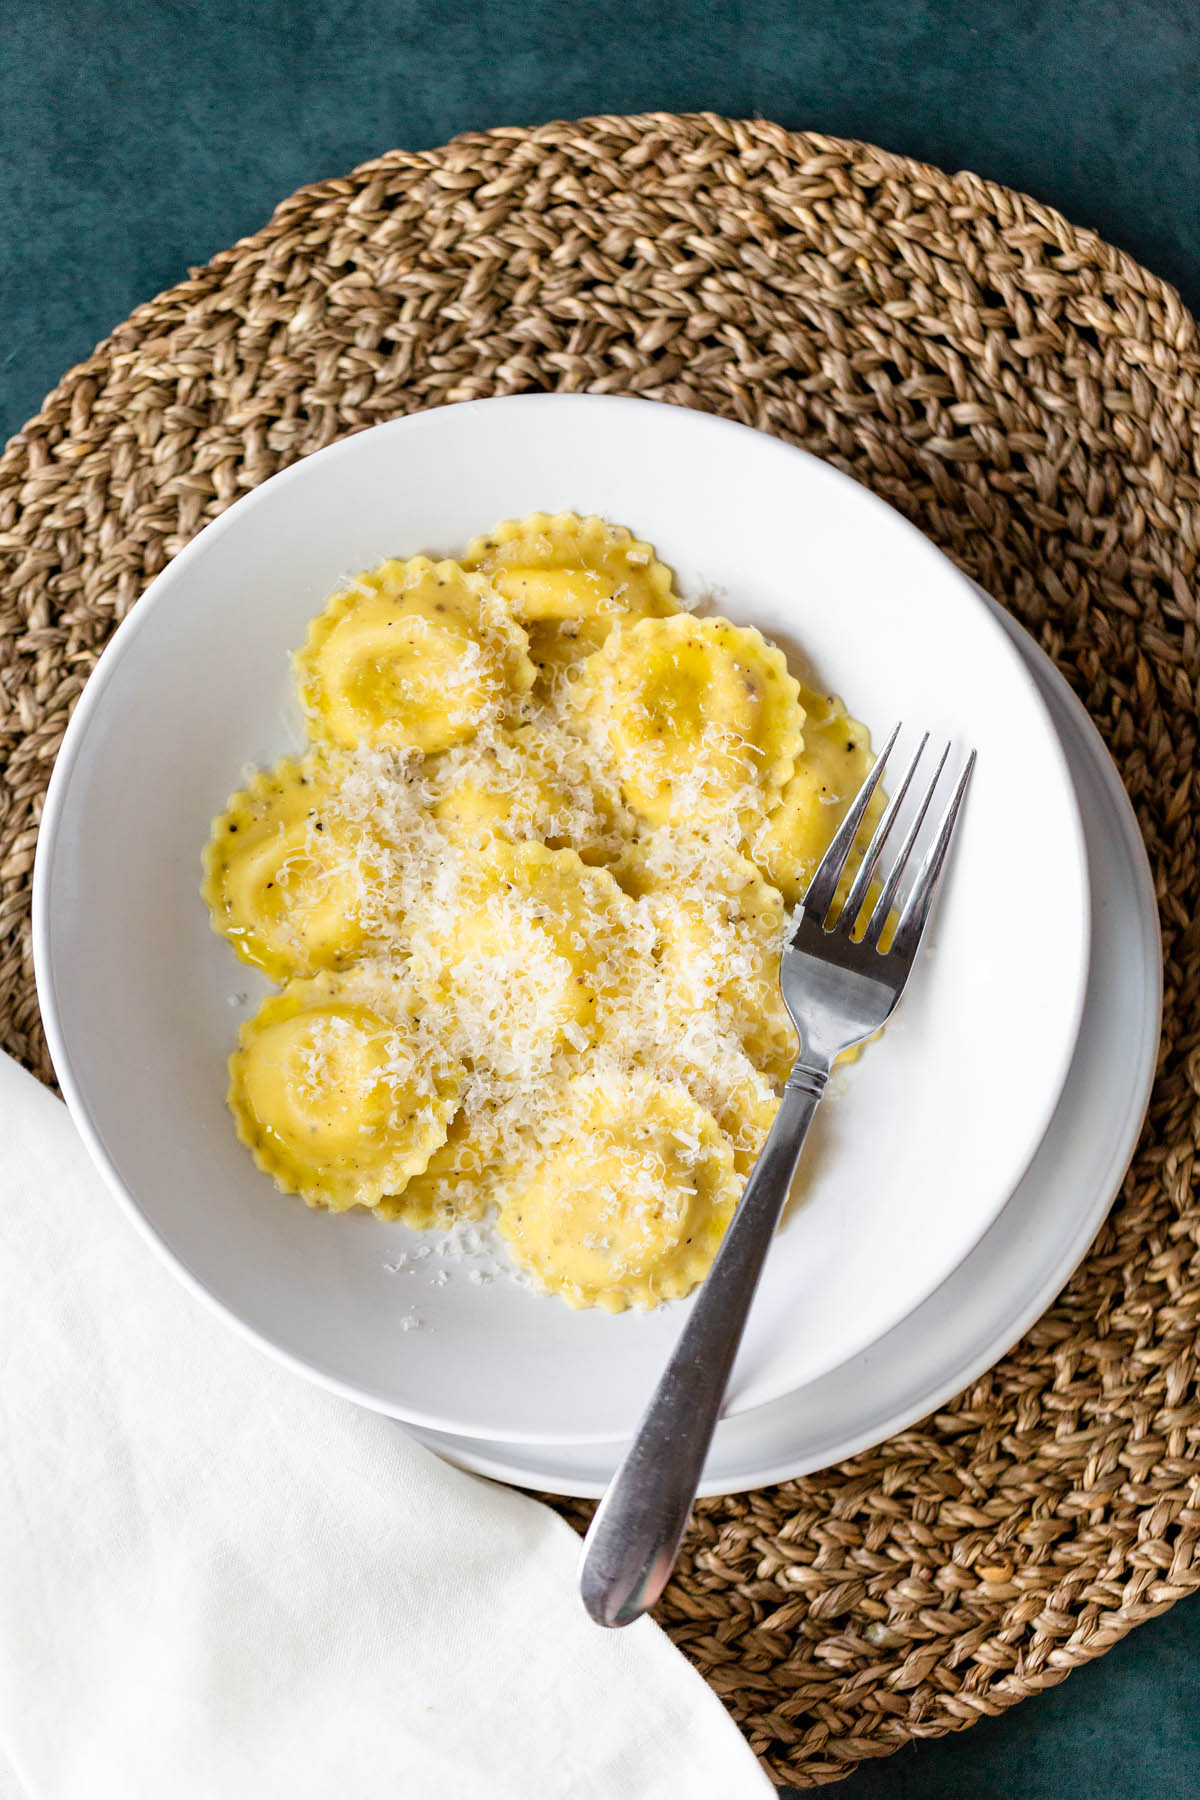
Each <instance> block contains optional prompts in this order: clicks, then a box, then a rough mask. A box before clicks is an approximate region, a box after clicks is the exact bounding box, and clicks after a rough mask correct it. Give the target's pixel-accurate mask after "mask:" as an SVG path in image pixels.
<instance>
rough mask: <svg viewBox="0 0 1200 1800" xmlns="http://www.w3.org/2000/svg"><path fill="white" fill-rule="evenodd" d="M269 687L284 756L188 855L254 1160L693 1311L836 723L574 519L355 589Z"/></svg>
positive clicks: (839, 806) (808, 868)
mask: <svg viewBox="0 0 1200 1800" xmlns="http://www.w3.org/2000/svg"><path fill="white" fill-rule="evenodd" d="M293 664H294V671H295V677H296V684H297V689H298V693H299V697H300V701H301V705H302V709H303V716H304V721H305V729H306V732H307V735H308V738H309V744H308V747H307V748H306V749H305V750H304V751H303V753H302V754H299V755H295V756H287V757H284V758H283V759H282V760H281V761H280V762H278V763H277V764H276V765H275V766H274V768H272V769H269V770H266V771H264V772H262V773H260V774H256V775H254V776H253V777H252V778H251V779H248V780H247V781H246V783H245V785H244V787H243V788H242V790H241V791H240V792H238V793H235V794H234V795H233V796H232V798H231V799H230V801H229V804H228V806H227V807H226V809H225V811H224V812H223V813H222V814H221V815H220V816H219V817H218V818H217V819H216V820H215V821H214V823H213V827H212V832H211V835H210V838H209V841H208V844H207V846H206V847H205V850H204V853H203V868H204V875H203V885H202V894H203V898H204V901H205V903H206V904H207V906H208V909H209V915H210V918H211V921H212V924H213V926H214V928H215V929H216V930H217V931H218V932H219V933H221V934H222V935H223V936H224V937H225V938H227V939H228V941H229V943H230V944H231V945H232V946H233V948H234V950H235V951H236V952H237V955H238V956H239V957H241V958H242V960H243V961H245V962H247V963H250V964H252V965H253V966H255V967H256V968H257V969H259V970H261V971H262V972H263V973H264V974H265V975H266V976H267V977H268V978H269V979H270V980H272V981H273V982H275V983H277V984H279V986H278V991H277V992H275V993H273V994H272V995H270V996H269V997H268V998H267V999H266V1000H265V1001H264V1002H263V1004H262V1005H261V1007H260V1008H259V1010H258V1012H257V1013H256V1014H255V1016H254V1017H253V1018H252V1019H250V1020H248V1021H247V1022H246V1023H245V1024H244V1025H243V1026H242V1028H241V1031H240V1033H239V1036H238V1040H237V1045H236V1048H235V1049H234V1051H233V1054H232V1056H231V1057H230V1059H229V1091H228V1098H229V1106H230V1110H231V1112H232V1114H233V1118H234V1122H235V1127H236V1130H237V1134H238V1136H239V1138H240V1139H241V1141H242V1142H243V1143H244V1144H245V1145H246V1146H247V1148H248V1149H249V1151H250V1154H251V1156H252V1157H253V1159H254V1162H255V1163H256V1164H257V1166H258V1168H259V1169H260V1170H261V1171H262V1172H263V1173H264V1175H266V1176H268V1177H270V1179H271V1180H272V1181H273V1182H274V1183H275V1185H276V1187H277V1188H279V1189H281V1190H282V1191H283V1192H285V1193H289V1194H296V1195H299V1196H300V1197H301V1198H303V1199H304V1200H305V1201H306V1202H307V1203H308V1204H309V1205H310V1206H312V1207H314V1208H325V1209H329V1210H331V1211H335V1212H340V1211H344V1210H346V1209H348V1208H350V1207H359V1208H363V1209H368V1210H370V1211H372V1212H373V1213H374V1214H375V1215H376V1216H377V1218H378V1219H379V1220H381V1221H384V1222H386V1226H387V1228H388V1229H389V1230H392V1231H399V1232H404V1231H410V1232H425V1231H445V1232H449V1233H451V1234H452V1237H453V1234H454V1232H455V1229H456V1227H459V1226H462V1228H463V1230H462V1232H461V1233H460V1234H459V1236H458V1240H457V1241H459V1242H460V1243H461V1242H463V1241H465V1240H468V1239H469V1240H470V1241H472V1242H473V1241H475V1240H476V1239H477V1237H478V1234H479V1233H480V1232H492V1233H494V1234H495V1241H496V1242H497V1243H498V1245H499V1247H500V1248H501V1249H502V1250H506V1251H507V1255H508V1259H509V1261H510V1263H511V1265H512V1267H513V1268H514V1269H515V1270H517V1271H520V1272H522V1273H523V1274H524V1276H526V1277H527V1278H528V1280H529V1281H531V1282H532V1283H533V1284H534V1285H535V1286H537V1287H539V1288H540V1289H542V1290H543V1291H544V1292H546V1293H547V1294H551V1295H556V1296H558V1297H559V1298H560V1299H562V1300H564V1301H565V1302H566V1303H567V1304H569V1305H570V1306H572V1307H596V1308H600V1309H602V1310H605V1311H608V1312H612V1313H617V1312H621V1311H624V1310H626V1309H628V1308H630V1307H635V1308H636V1307H648V1306H655V1305H658V1304H659V1303H661V1302H663V1301H667V1300H671V1299H674V1298H677V1297H679V1296H682V1295H684V1294H686V1293H688V1292H689V1291H690V1290H691V1289H692V1288H693V1287H694V1286H695V1285H696V1283H697V1282H699V1281H701V1280H703V1278H704V1276H705V1274H706V1273H707V1271H708V1269H709V1267H710V1266H711V1263H712V1259H713V1257H714V1255H715V1254H716V1250H717V1247H718V1245H719V1244H720V1241H721V1237H722V1235H723V1233H724V1231H725V1229H726V1226H727V1225H728V1222H729V1219H730V1217H731V1216H732V1213H733V1209H734V1207H735V1205H736V1203H737V1200H738V1197H739V1195H740V1193H741V1191H742V1187H743V1185H744V1183H745V1180H746V1177H747V1176H748V1175H749V1173H750V1170H751V1169H752V1167H753V1165H754V1162H755V1159H756V1158H757V1156H758V1155H759V1153H760V1151H761V1149H762V1145H763V1143H764V1141H765V1139H766V1137H767V1134H768V1132H769V1130H770V1127H771V1123H772V1120H773V1119H774V1117H775V1114H776V1111H777V1109H778V1106H779V1098H780V1093H781V1089H782V1084H783V1081H784V1079H785V1078H786V1076H787V1074H788V1072H789V1070H790V1067H791V1064H792V1061H793V1057H794V1055H795V1050H796V1037H795V1032H794V1030H793V1028H792V1025H791V1021H790V1019H789V1018H788V1015H787V1011H786V1009H785V1007H784V1005H783V1001H782V997H781V995H780V992H779V960H780V953H781V948H782V942H783V936H784V929H785V913H786V908H787V907H788V906H790V905H791V904H793V903H794V902H795V900H796V899H797V898H798V896H799V894H800V893H801V892H802V891H803V888H804V886H805V884H806V883H807V881H808V879H809V877H810V876H811V873H812V870H813V869H814V868H815V866H816V863H817V862H818V860H819V858H820V857H821V855H822V854H823V852H824V850H825V848H826V847H827V845H828V843H829V841H830V839H831V837H832V836H833V833H834V831H835V830H836V829H837V826H838V824H839V823H840V821H841V819H842V818H843V817H844V815H845V812H846V809H847V807H848V806H849V804H850V801H851V798H852V796H853V795H854V793H855V792H856V791H857V789H858V787H859V785H860V783H861V781H862V779H863V777H864V776H865V774H866V773H867V771H868V769H869V768H870V766H871V749H870V741H869V738H868V735H867V732H866V730H865V728H864V727H863V726H861V725H859V724H857V723H856V722H855V721H854V720H853V719H852V718H850V717H849V716H848V714H847V712H846V710H845V708H844V707H843V706H842V703H841V702H840V701H839V700H836V699H833V698H832V697H830V696H828V695H826V694H823V693H819V692H817V691H815V690H810V689H808V688H802V687H801V685H800V684H799V683H798V682H797V681H796V679H795V678H794V677H793V676H792V674H791V673H790V672H789V670H788V666H787V663H786V660H785V658H784V656H783V654H782V652H781V651H780V650H779V649H778V648H777V647H776V646H775V645H773V644H771V643H769V642H768V641H767V640H766V639H765V638H764V637H763V636H762V635H761V634H760V633H759V632H758V631H755V630H753V629H751V628H749V627H745V626H739V625H736V624H733V623H731V622H730V621H729V620H728V619H722V618H699V617H696V616H694V615H693V614H691V613H688V612H685V611H683V610H681V603H680V600H679V598H678V596H677V595H676V593H675V591H674V585H673V577H672V574H671V571H670V569H669V568H667V566H666V565H665V564H664V563H662V562H661V561H660V560H659V559H658V557H657V556H656V554H655V551H654V549H653V548H652V546H651V545H650V544H649V543H647V542H646V541H645V540H644V539H641V538H638V537H635V536H634V535H633V533H632V532H630V531H629V530H627V529H626V528H625V527H624V526H622V525H615V524H611V523H609V522H607V521H605V520H602V519H599V518H596V517H591V516H582V515H577V514H575V513H558V514H547V513H531V514H530V515H529V516H528V517H526V518H522V519H518V520H510V521H506V522H505V523H503V524H501V525H499V526H497V527H495V528H494V529H493V530H492V531H491V532H489V533H488V534H487V535H486V536H482V537H478V538H476V539H474V540H473V541H472V543H471V544H470V545H469V547H468V548H467V551H466V553H465V555H464V556H463V558H462V559H461V561H453V560H442V561H436V562H435V561H432V560H431V559H430V558H429V557H427V556H423V555H420V556H412V557H410V558H408V559H407V560H389V561H387V562H384V563H381V564H379V565H378V567H376V568H374V569H372V570H369V571H368V572H367V573H365V574H363V575H360V576H358V577H356V578H355V579H354V580H353V581H351V582H349V583H347V584H346V585H345V586H343V587H342V588H340V589H339V590H338V592H337V593H335V594H334V595H333V596H332V597H331V598H330V600H329V601H328V603H327V604H326V606H325V607H324V609H323V610H322V612H321V613H320V614H319V615H318V616H317V617H316V618H315V619H313V621H312V623H311V625H310V627H309V630H308V635H307V638H306V640H305V642H304V644H303V645H302V646H301V647H300V648H299V649H298V650H297V651H296V652H295V654H294V658H293ZM883 803H884V802H883V797H882V794H880V795H879V796H878V797H877V798H876V799H875V800H874V801H873V802H872V807H871V811H870V814H869V815H868V820H867V822H866V824H865V826H864V841H865V834H866V832H867V830H868V829H869V828H870V826H871V825H872V824H873V823H874V821H875V819H877V817H878V815H879V811H880V808H881V807H882V805H883ZM847 879H849V877H848V878H847ZM845 887H846V884H845V883H843V890H842V891H843V893H844V892H845ZM875 891H876V892H877V890H875ZM380 1229H383V1227H382V1226H381V1228H380ZM425 1253H426V1252H424V1251H421V1252H418V1253H417V1254H421V1255H424V1254H425ZM440 1266H441V1265H439V1268H440ZM480 1279H482V1275H481V1276H480Z"/></svg>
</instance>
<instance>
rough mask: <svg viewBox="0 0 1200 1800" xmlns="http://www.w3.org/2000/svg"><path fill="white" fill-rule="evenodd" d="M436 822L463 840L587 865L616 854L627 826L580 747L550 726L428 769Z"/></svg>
mask: <svg viewBox="0 0 1200 1800" xmlns="http://www.w3.org/2000/svg"><path fill="white" fill-rule="evenodd" d="M430 776H431V779H432V780H433V782H434V784H435V787H436V790H437V792H438V796H439V797H438V799H437V801H436V803H435V805H434V809H433V811H434V817H435V818H437V819H438V820H439V821H440V822H441V824H442V825H443V826H444V827H445V828H446V829H447V830H449V831H450V832H452V833H455V834H456V835H459V836H461V837H464V838H467V839H474V838H479V837H486V836H488V835H489V834H491V833H498V834H499V835H500V836H501V837H506V838H510V839H513V840H516V839H520V838H537V839H539V840H540V841H541V842H542V843H544V844H547V845H549V847H550V848H551V849H555V850H561V849H569V850H577V851H578V852H579V854H580V855H581V856H582V857H583V858H584V860H585V861H592V862H595V861H603V860H604V859H605V858H606V856H607V855H609V854H616V853H617V851H618V850H619V848H620V846H621V843H622V841H623V828H624V820H625V819H627V818H628V814H625V812H624V808H623V807H621V805H620V803H619V799H618V798H617V797H616V796H614V795H610V794H606V793H604V792H603V791H602V789H601V787H600V786H599V784H598V783H597V781H596V780H595V779H594V776H593V772H592V770H591V769H590V768H589V759H588V756H587V752H586V749H585V746H584V745H583V744H582V743H581V742H580V741H579V739H578V738H577V737H576V736H574V734H572V733H569V732H566V731H563V730H561V729H560V728H557V727H555V726H554V725H552V724H549V723H545V722H543V723H540V724H537V725H532V724H530V725H522V726H519V727H518V728H517V729H516V730H515V731H512V732H502V733H498V734H496V735H495V736H494V737H492V738H490V739H489V740H487V741H486V742H482V743H480V744H478V745H476V744H469V745H467V746H466V748H465V749H463V750H461V751H452V752H450V753H449V754H448V755H447V756H445V757H443V758H440V759H439V762H438V763H437V764H435V765H433V766H432V767H431V770H430Z"/></svg>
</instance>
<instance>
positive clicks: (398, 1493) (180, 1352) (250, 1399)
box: [0, 1059, 773, 1800]
mask: <svg viewBox="0 0 1200 1800" xmlns="http://www.w3.org/2000/svg"><path fill="white" fill-rule="evenodd" d="M0 1519H2V1523H3V1528H2V1530H0V1744H2V1745H3V1747H4V1750H5V1751H6V1752H7V1755H8V1758H9V1760H10V1762H11V1764H12V1766H13V1769H14V1770H15V1772H16V1775H17V1776H18V1777H19V1780H20V1782H21V1784H22V1785H23V1787H24V1788H25V1789H26V1791H27V1794H28V1796H29V1800H166V1797H168V1796H169V1797H170V1800H243V1797H244V1800H273V1797H274V1796H279V1797H280V1800H283V1797H284V1796H286V1797H287V1800H308V1797H309V1796H312V1800H317V1797H318V1796H319V1797H320V1800H330V1796H339V1797H340V1800H375V1797H376V1796H378V1797H379V1800H383V1797H384V1796H386V1797H387V1800H397V1796H401V1795H402V1796H403V1797H404V1800H443V1797H445V1800H475V1797H476V1796H478V1797H479V1800H508V1797H509V1796H511V1797H512V1800H530V1796H537V1797H538V1800H554V1797H556V1796H564V1797H567V1796H569V1797H570V1800H608V1797H609V1796H620V1800H643V1797H645V1800H656V1797H657V1796H663V1800H667V1797H668V1796H670V1797H671V1800H675V1797H676V1796H679V1795H687V1796H688V1797H689V1800H707V1797H709V1796H711V1797H712V1800H739V1797H740V1796H743V1795H745V1796H756V1795H767V1794H770V1793H771V1792H772V1791H773V1790H772V1789H771V1785H770V1783H769V1782H768V1780H767V1778H766V1776H765V1775H764V1774H763V1772H762V1770H761V1768H760V1766H759V1765H758V1763H757V1762H756V1761H755V1759H754V1757H753V1756H752V1755H751V1753H750V1750H749V1748H748V1746H747V1745H746V1743H745V1742H744V1740H743V1739H742V1738H741V1736H740V1735H739V1733H738V1732H737V1730H736V1729H735V1727H734V1725H733V1723H732V1721H731V1720H730V1718H729V1717H728V1715H727V1714H726V1713H725V1711H724V1709H723V1708H722V1706H721V1705H720V1703H719V1701H718V1700H717V1699H716V1697H715V1696H714V1695H713V1693H712V1692H711V1691H710V1690H709V1688H708V1687H707V1686H706V1685H705V1683H704V1682H703V1681H702V1680H701V1678H700V1677H699V1676H698V1675H697V1674H696V1673H695V1672H694V1670H693V1669H692V1668H691V1667H690V1666H689V1664H688V1663H687V1662H686V1661H685V1660H684V1658H683V1657H682V1656H681V1655H680V1654H679V1653H678V1652H677V1651H676V1650H675V1649H674V1648H673V1647H672V1645H671V1644H670V1642H669V1640H668V1639H667V1638H666V1637H665V1636H664V1635H663V1633H662V1632H661V1631H659V1629H658V1628H657V1626H655V1625H654V1624H652V1623H651V1622H650V1621H649V1620H642V1621H640V1622H639V1623H638V1624H637V1625H634V1626H632V1627H631V1628H629V1629H628V1630H625V1631H622V1632H617V1633H612V1632H605V1631H601V1630H600V1629H599V1628H597V1627H595V1626H593V1625H592V1624H591V1623H590V1621H589V1620H588V1619H587V1617H586V1615H585V1614H584V1612H583V1609H582V1606H581V1604H580V1602H579V1599H578V1594H577V1589H576V1580H575V1576H576V1565H577V1561H578V1554H579V1541H578V1539H577V1538H576V1536H575V1534H574V1533H573V1532H572V1531H571V1530H570V1529H569V1527H568V1526H567V1525H565V1524H564V1523H563V1522H562V1521H561V1520H560V1519H559V1518H558V1517H557V1516H556V1515H555V1514H554V1513H552V1512H551V1511H550V1510H549V1508H547V1507H544V1506H542V1505H540V1504H539V1503H538V1502H536V1501H534V1500H531V1499H529V1498H528V1497H526V1496H525V1495H522V1494H519V1493H516V1492H514V1491H512V1490H510V1489H507V1488H504V1487H500V1486H496V1485H494V1484H492V1483H490V1482H485V1481H481V1480H478V1479H476V1478H475V1477H474V1476H471V1475H466V1474H464V1473H462V1472H461V1471H459V1470H456V1469H453V1468H451V1467H450V1466H449V1465H448V1464H446V1463H443V1462H442V1461H440V1460H439V1459H438V1458H437V1457H435V1456H434V1455H433V1454H432V1453H431V1452H429V1451H428V1450H426V1449H425V1448H424V1447H423V1446H422V1445H420V1444H418V1443H416V1442H415V1441H414V1440H413V1439H411V1438H410V1437H408V1436H407V1434H406V1433H405V1432H404V1431H403V1430H402V1429H401V1428H400V1427H399V1426H397V1425H395V1424H394V1423H392V1422H391V1421H389V1420H387V1419H384V1418H381V1417H379V1416H378V1415H376V1414H373V1413H370V1412H367V1411H364V1410H362V1409H360V1408H358V1407H356V1406H354V1405H352V1404H350V1403H349V1402H347V1401H343V1400H340V1399H337V1398H336V1397H334V1396H332V1395H329V1394H326V1393H324V1392H322V1391H321V1390H319V1389H317V1388H315V1387H312V1386H310V1385H309V1384H308V1383H306V1382H305V1381H303V1380H301V1379H300V1378H299V1377H298V1376H296V1375H294V1374H292V1373H291V1372H290V1371H289V1370H286V1369H284V1368H282V1367H280V1366H277V1365H276V1364H275V1363H274V1362H273V1361H271V1360H270V1359H269V1358H268V1357H266V1356H264V1355H263V1354H262V1353H261V1352H259V1351H258V1350H256V1349H255V1348H254V1347H253V1346H251V1345H250V1344H248V1343H246V1342H244V1341H243V1340H242V1339H241V1338H240V1337H239V1336H238V1335H237V1334H236V1333H235V1332H234V1331H232V1330H230V1329H229V1327H228V1326H227V1325H226V1324H225V1323H224V1322H222V1321H221V1320H219V1319H218V1318H217V1317H216V1316H215V1315H213V1314H212V1313H210V1311H209V1310H208V1309H207V1308H206V1307H205V1306H203V1305H202V1304H201V1303H200V1302H199V1301H197V1300H196V1299H194V1298H193V1297H192V1296H191V1295H190V1294H188V1293H187V1292H186V1290H185V1289H184V1288H182V1287H181V1286H180V1285H179V1284H178V1283H177V1282H176V1281H175V1280H174V1279H173V1277H172V1276H171V1274H170V1272H169V1271H168V1270H167V1269H165V1268H164V1267H163V1266H162V1264H161V1263H160V1262H159V1260H158V1258H157V1257H156V1256H155V1255H154V1254H153V1252H152V1250H151V1249H150V1247H149V1246H148V1245H147V1244H146V1243H144V1242H143V1241H142V1240H141V1238H140V1237H139V1235H138V1233H137V1232H136V1231H135V1229H134V1228H133V1227H132V1226H131V1224H130V1222H129V1221H128V1220H127V1219H126V1218H125V1217H123V1216H122V1214H121V1212H120V1210H119V1209H118V1207H117V1206H116V1205H115V1204H114V1203H113V1201H112V1199H111V1198H110V1196H109V1195H108V1194H107V1192H105V1191H104V1189H103V1187H102V1184H101V1181H100V1178H99V1176H98V1175H97V1174H96V1173H95V1172H94V1170H93V1169H92V1166H91V1164H90V1162H89V1161H88V1159H87V1156H86V1153H85V1151H84V1149H83V1146H82V1144H81V1143H80V1141H79V1139H78V1137H77V1135H76V1133H75V1130H74V1127H73V1126H72V1124H71V1122H70V1119H69V1117H68V1115H67V1112H66V1109H65V1108H64V1107H63V1106H62V1104H61V1103H60V1102H59V1101H58V1100H56V1099H55V1098H54V1097H53V1096H52V1095H51V1094H49V1093H48V1092H47V1091H46V1090H45V1089H44V1088H42V1087H41V1086H40V1085H39V1084H38V1083H37V1082H36V1081H34V1080H33V1078H32V1077H31V1076H29V1075H27V1074H25V1073H24V1071H23V1070H21V1069H19V1068H18V1067H17V1066H16V1065H15V1064H14V1063H12V1062H10V1061H8V1060H7V1059H3V1060H0ZM0 1791H4V1790H3V1788H2V1786H0Z"/></svg>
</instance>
